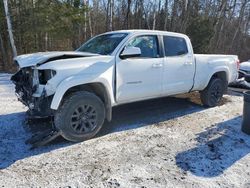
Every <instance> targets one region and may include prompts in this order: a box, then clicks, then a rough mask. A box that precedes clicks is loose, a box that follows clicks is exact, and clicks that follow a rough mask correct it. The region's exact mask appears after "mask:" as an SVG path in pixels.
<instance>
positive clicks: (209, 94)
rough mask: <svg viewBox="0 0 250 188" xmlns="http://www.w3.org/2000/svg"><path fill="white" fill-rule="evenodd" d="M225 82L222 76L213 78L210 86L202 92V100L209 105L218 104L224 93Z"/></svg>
mask: <svg viewBox="0 0 250 188" xmlns="http://www.w3.org/2000/svg"><path fill="white" fill-rule="evenodd" d="M224 88H225V86H224V82H223V81H222V80H221V79H220V78H214V79H212V80H211V81H210V82H209V84H208V86H207V87H206V88H205V89H204V90H203V91H201V92H200V96H201V102H202V103H203V104H204V105H205V106H208V107H214V106H217V105H218V104H219V103H220V101H221V99H222V96H223V93H224Z"/></svg>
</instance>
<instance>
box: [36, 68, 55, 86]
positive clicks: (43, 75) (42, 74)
mask: <svg viewBox="0 0 250 188" xmlns="http://www.w3.org/2000/svg"><path fill="white" fill-rule="evenodd" d="M38 73H39V83H40V84H42V85H46V84H47V81H48V80H50V79H51V78H53V77H54V76H55V75H56V71H54V70H39V72H38Z"/></svg>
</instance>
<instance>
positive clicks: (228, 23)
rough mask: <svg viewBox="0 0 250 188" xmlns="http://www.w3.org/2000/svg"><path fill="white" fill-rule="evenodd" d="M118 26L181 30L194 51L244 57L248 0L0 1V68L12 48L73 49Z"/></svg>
mask: <svg viewBox="0 0 250 188" xmlns="http://www.w3.org/2000/svg"><path fill="white" fill-rule="evenodd" d="M120 29H153V30H166V31H174V32H180V33H185V34H187V35H188V36H189V37H190V38H191V40H192V43H193V47H194V51H195V53H217V54H236V55H239V57H240V59H241V60H242V61H243V60H247V59H250V0H43V1H41V0H0V70H1V69H5V70H7V71H12V70H15V67H14V64H13V61H12V59H13V56H15V49H16V52H17V54H18V55H19V54H24V53H33V52H38V51H52V50H57V51H58V50H74V49H76V48H78V47H79V46H80V45H81V44H82V43H83V42H84V41H86V40H88V39H89V38H91V37H93V36H94V35H96V34H99V33H103V32H106V31H112V30H120Z"/></svg>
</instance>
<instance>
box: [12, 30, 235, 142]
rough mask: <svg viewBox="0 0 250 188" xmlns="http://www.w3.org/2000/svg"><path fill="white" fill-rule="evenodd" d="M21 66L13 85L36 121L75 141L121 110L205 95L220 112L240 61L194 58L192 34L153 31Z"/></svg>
mask: <svg viewBox="0 0 250 188" xmlns="http://www.w3.org/2000/svg"><path fill="white" fill-rule="evenodd" d="M14 61H15V62H16V63H17V64H18V65H19V67H20V68H19V71H18V72H17V73H16V74H15V75H13V76H12V81H13V82H14V84H15V85H16V94H17V96H18V98H19V100H20V101H22V102H23V103H24V104H25V105H26V106H28V107H29V113H30V115H32V116H39V117H45V116H51V117H53V119H54V125H55V127H56V128H57V129H58V130H60V131H61V133H62V136H63V137H64V138H66V139H67V140H70V141H75V142H78V141H83V140H86V139H89V138H91V137H93V136H94V135H95V134H96V133H97V132H98V131H99V130H100V128H101V127H102V125H103V123H104V120H105V119H107V120H108V121H111V119H112V107H114V106H116V105H121V104H125V103H131V102H135V101H141V100H146V99H152V98H157V97H166V96H170V95H175V94H180V93H188V92H191V91H199V92H200V96H201V100H202V102H203V104H204V105H205V106H208V107H213V106H216V105H217V104H218V103H219V102H220V100H221V98H222V96H223V93H224V92H225V91H226V89H227V85H228V84H229V83H231V82H233V81H235V80H236V79H237V77H238V67H239V60H238V57H237V56H234V55H199V54H194V53H193V49H192V45H191V42H190V40H189V38H188V37H187V36H186V35H184V34H179V33H172V32H164V31H150V30H123V31H113V32H108V33H104V34H101V35H98V36H96V37H94V38H92V39H90V40H89V41H87V42H86V43H85V44H83V45H82V46H81V47H80V48H79V49H77V50H76V51H74V52H44V53H35V54H28V55H21V56H18V57H17V58H15V60H14ZM166 105H168V104H166Z"/></svg>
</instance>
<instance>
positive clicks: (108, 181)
mask: <svg viewBox="0 0 250 188" xmlns="http://www.w3.org/2000/svg"><path fill="white" fill-rule="evenodd" d="M10 76H11V75H9V74H0V130H1V131H0V186H1V187H3V186H5V187H240V188H248V187H250V168H249V165H250V155H249V152H250V136H248V135H246V134H244V133H242V132H241V130H240V129H241V121H242V118H241V116H242V108H243V98H242V96H241V95H233V94H232V95H226V96H225V98H224V100H225V102H224V103H223V104H222V105H220V106H218V107H215V108H209V109H207V108H204V107H203V106H201V105H200V104H199V103H198V102H197V101H196V98H197V96H195V97H194V98H195V100H194V101H192V100H191V101H190V100H187V99H186V98H179V97H178V98H172V97H171V98H165V99H157V100H152V101H145V102H140V103H135V104H129V105H124V106H121V107H117V108H115V109H114V119H113V121H112V122H110V123H106V124H105V125H104V128H103V129H102V130H101V132H100V134H99V135H98V136H97V137H96V138H94V139H91V140H88V141H85V142H82V143H76V144H73V143H69V142H65V141H59V142H56V143H52V144H50V145H48V146H46V147H42V148H38V149H35V150H29V146H27V145H26V144H25V140H26V139H28V138H29V137H30V136H31V132H30V130H29V129H28V128H27V126H26V125H25V123H24V120H25V111H26V110H27V109H26V108H25V107H24V106H23V105H22V104H21V103H20V102H18V101H17V99H16V97H15V94H14V86H13V85H12V84H11V82H10V81H9V79H10Z"/></svg>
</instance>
